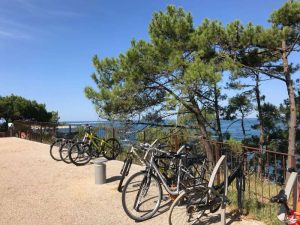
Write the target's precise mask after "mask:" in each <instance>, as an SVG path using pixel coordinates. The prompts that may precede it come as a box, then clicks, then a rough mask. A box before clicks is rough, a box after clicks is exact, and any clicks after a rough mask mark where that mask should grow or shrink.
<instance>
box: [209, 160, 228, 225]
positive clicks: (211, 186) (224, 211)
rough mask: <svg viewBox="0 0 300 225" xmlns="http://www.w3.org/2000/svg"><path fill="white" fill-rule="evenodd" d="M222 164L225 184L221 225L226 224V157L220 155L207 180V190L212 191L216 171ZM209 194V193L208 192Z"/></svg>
mask: <svg viewBox="0 0 300 225" xmlns="http://www.w3.org/2000/svg"><path fill="white" fill-rule="evenodd" d="M222 164H223V168H224V182H225V191H224V193H223V198H222V206H221V213H220V214H221V225H225V224H226V203H225V199H226V198H227V192H228V168H227V156H226V155H222V156H221V158H220V159H219V160H218V162H217V164H216V165H215V167H214V169H213V172H212V175H211V177H210V179H209V183H208V188H209V189H210V190H211V189H213V184H214V180H215V178H216V176H217V173H218V170H219V169H220V167H221V165H222ZM209 192H211V191H209Z"/></svg>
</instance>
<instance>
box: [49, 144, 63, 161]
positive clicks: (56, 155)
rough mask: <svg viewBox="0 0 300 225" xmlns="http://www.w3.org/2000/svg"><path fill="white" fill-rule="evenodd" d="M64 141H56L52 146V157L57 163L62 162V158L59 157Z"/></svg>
mask: <svg viewBox="0 0 300 225" xmlns="http://www.w3.org/2000/svg"><path fill="white" fill-rule="evenodd" d="M63 143H64V142H63V140H62V139H58V140H56V141H54V142H53V143H52V144H51V146H50V156H51V158H52V159H54V160H56V161H61V158H60V156H59V150H60V147H61V145H62V144H63Z"/></svg>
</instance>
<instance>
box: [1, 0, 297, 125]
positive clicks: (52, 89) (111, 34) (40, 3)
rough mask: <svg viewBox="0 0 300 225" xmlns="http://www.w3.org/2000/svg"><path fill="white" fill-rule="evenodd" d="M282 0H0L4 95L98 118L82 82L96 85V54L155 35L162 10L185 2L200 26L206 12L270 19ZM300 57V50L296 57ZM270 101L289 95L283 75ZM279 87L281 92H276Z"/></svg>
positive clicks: (68, 117)
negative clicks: (154, 24)
mask: <svg viewBox="0 0 300 225" xmlns="http://www.w3.org/2000/svg"><path fill="white" fill-rule="evenodd" d="M284 2H285V1H283V0H264V1H261V0H251V1H250V0H248V1H246V0H226V1H224V0H223V1H222V0H218V1H217V0H185V1H169V0H151V1H150V0H126V1H120V0H109V1H108V0H106V1H103V0H89V1H86V0H0V95H1V96H6V95H10V94H15V95H20V96H23V97H25V98H28V99H32V100H36V101H38V102H39V103H44V104H46V107H47V110H49V111H52V110H53V111H58V112H59V115H60V117H61V121H74V120H97V119H98V116H97V114H96V113H95V110H94V107H93V105H92V104H91V103H90V102H89V100H87V99H86V98H85V96H84V93H83V89H84V87H85V86H87V85H93V81H92V80H91V78H90V75H91V74H92V72H93V71H94V68H93V66H92V57H93V56H94V55H95V54H98V55H99V57H100V58H103V57H106V56H118V55H119V54H120V53H122V52H125V51H126V50H127V49H128V48H129V47H130V40H131V39H132V38H135V39H145V40H148V39H149V37H148V25H149V23H150V21H151V18H152V15H153V13H154V12H155V11H161V10H163V11H165V9H166V6H167V5H169V4H173V5H176V6H182V7H183V8H184V9H185V10H186V11H189V12H191V13H192V15H193V18H194V24H195V26H197V25H199V24H200V23H201V21H202V20H203V19H204V18H209V19H217V20H220V21H222V22H223V23H224V24H226V23H229V22H231V21H233V20H235V19H239V20H241V21H242V22H243V23H247V22H249V21H252V22H253V23H254V24H261V25H264V26H268V23H267V19H268V17H269V15H270V13H271V12H272V11H273V10H275V9H278V8H279V7H280V6H281V5H282V4H283V3H284ZM294 60H295V61H297V62H299V56H297V57H294ZM262 87H263V93H264V94H266V95H267V100H268V101H271V102H272V103H274V104H279V103H280V102H281V101H282V99H284V98H286V96H287V95H286V89H285V86H284V85H283V84H282V83H281V82H278V81H277V82H276V81H274V82H271V83H268V84H267V85H263V86H262ZM274 90H276V91H274Z"/></svg>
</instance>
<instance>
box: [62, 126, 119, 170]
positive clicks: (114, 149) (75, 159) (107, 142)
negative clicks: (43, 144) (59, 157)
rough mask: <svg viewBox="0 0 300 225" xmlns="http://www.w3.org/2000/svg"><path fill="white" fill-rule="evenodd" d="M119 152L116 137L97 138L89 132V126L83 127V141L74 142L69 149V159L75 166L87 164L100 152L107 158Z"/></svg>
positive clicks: (114, 156) (109, 158)
mask: <svg viewBox="0 0 300 225" xmlns="http://www.w3.org/2000/svg"><path fill="white" fill-rule="evenodd" d="M120 152H121V145H120V143H119V141H118V140H117V139H116V138H109V139H104V138H99V137H97V136H96V135H95V134H93V132H91V126H86V127H85V135H84V138H83V141H80V142H77V143H75V144H74V145H73V146H72V147H71V148H70V150H69V152H68V155H69V159H70V161H71V162H72V163H73V164H75V165H76V166H83V165H85V164H87V163H88V162H89V161H90V160H91V159H92V158H93V157H95V158H97V157H99V156H100V155H101V154H102V155H103V156H104V157H105V158H107V159H108V160H112V159H115V158H116V157H117V156H118V155H119V153H120Z"/></svg>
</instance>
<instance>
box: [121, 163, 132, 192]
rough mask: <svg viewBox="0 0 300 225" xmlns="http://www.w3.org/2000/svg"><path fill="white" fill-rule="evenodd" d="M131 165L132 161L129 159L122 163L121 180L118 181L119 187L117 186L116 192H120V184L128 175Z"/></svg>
mask: <svg viewBox="0 0 300 225" xmlns="http://www.w3.org/2000/svg"><path fill="white" fill-rule="evenodd" d="M131 164H132V159H131V158H127V159H125V161H124V164H123V167H122V169H121V175H122V176H121V179H120V182H119V186H118V191H119V192H122V184H123V181H124V179H125V177H126V176H127V175H128V173H129V170H130V167H131Z"/></svg>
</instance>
